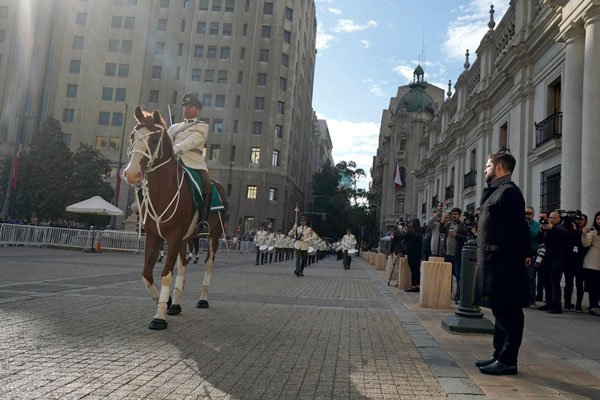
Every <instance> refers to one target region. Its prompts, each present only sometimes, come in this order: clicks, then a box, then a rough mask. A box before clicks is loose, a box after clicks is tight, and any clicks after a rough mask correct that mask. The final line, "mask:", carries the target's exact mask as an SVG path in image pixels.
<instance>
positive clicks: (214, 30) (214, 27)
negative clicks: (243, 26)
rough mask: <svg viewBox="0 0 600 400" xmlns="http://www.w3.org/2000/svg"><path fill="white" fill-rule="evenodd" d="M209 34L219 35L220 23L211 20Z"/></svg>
mask: <svg viewBox="0 0 600 400" xmlns="http://www.w3.org/2000/svg"><path fill="white" fill-rule="evenodd" d="M208 34H209V35H218V34H219V23H218V22H211V23H210V29H209V30H208Z"/></svg>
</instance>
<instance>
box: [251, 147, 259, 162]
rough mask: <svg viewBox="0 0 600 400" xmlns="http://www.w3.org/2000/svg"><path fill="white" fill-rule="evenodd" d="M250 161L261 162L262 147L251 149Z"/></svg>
mask: <svg viewBox="0 0 600 400" xmlns="http://www.w3.org/2000/svg"><path fill="white" fill-rule="evenodd" d="M250 162H251V163H252V164H258V163H259V162H260V147H252V149H250Z"/></svg>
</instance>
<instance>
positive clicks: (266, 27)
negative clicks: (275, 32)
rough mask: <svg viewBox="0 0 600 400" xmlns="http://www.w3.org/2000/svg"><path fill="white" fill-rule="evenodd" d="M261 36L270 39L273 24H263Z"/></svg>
mask: <svg viewBox="0 0 600 400" xmlns="http://www.w3.org/2000/svg"><path fill="white" fill-rule="evenodd" d="M261 37H263V38H265V39H268V38H270V37H271V26H270V25H263V26H262V28H261Z"/></svg>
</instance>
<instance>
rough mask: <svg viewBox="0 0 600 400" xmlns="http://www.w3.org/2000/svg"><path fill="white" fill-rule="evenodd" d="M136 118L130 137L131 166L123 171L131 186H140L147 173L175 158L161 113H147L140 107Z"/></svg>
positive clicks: (129, 153)
mask: <svg viewBox="0 0 600 400" xmlns="http://www.w3.org/2000/svg"><path fill="white" fill-rule="evenodd" d="M135 118H136V120H137V124H136V125H135V128H133V131H132V132H131V134H130V135H129V149H128V150H127V155H128V156H129V164H128V165H127V168H125V170H124V171H123V177H124V178H125V181H127V183H129V184H130V185H137V184H139V183H140V182H141V181H142V179H143V177H144V175H145V174H146V173H147V172H150V171H152V170H153V169H155V168H158V167H159V166H160V165H162V163H164V162H166V161H168V160H169V159H170V158H171V157H173V146H172V145H171V139H170V138H169V135H167V128H166V124H165V121H164V120H163V119H162V117H161V116H160V114H159V112H158V111H154V112H153V113H150V112H146V111H143V110H142V109H141V108H140V107H139V106H138V107H136V108H135Z"/></svg>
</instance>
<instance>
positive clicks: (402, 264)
mask: <svg viewBox="0 0 600 400" xmlns="http://www.w3.org/2000/svg"><path fill="white" fill-rule="evenodd" d="M398 266H399V271H400V272H399V276H398V289H408V288H409V287H411V286H412V273H411V272H410V267H409V265H408V260H407V259H406V257H402V258H401V259H400V260H399V263H398Z"/></svg>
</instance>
